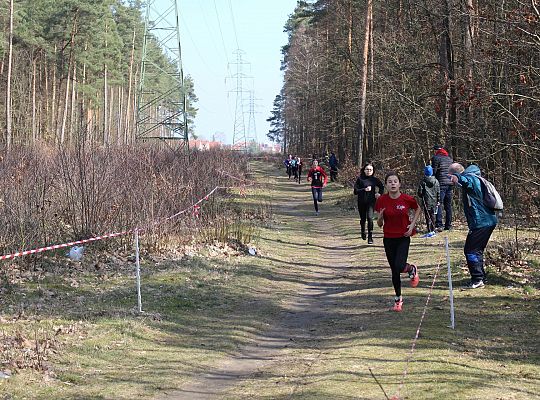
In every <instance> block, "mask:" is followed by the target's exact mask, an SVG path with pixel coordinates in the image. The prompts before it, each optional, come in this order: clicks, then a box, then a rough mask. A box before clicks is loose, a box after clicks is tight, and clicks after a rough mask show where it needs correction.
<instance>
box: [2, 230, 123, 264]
mask: <svg viewBox="0 0 540 400" xmlns="http://www.w3.org/2000/svg"><path fill="white" fill-rule="evenodd" d="M131 232H133V229H130V230H128V231H123V232H116V233H109V234H107V235H101V236H94V237H91V238H88V239H82V240H76V241H74V242H68V243H62V244H53V245H52V246H46V247H40V248H38V249H32V250H24V251H19V252H17V253H13V254H6V255H3V256H0V261H1V260H9V259H12V258H17V257H22V256H27V255H29V254H37V253H43V252H44V251H50V250H56V249H61V248H64V247H71V246H74V245H76V244H84V243H90V242H96V241H98V240H103V239H110V238H113V237H117V236H122V235H127V234H128V233H131Z"/></svg>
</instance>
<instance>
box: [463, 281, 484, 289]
mask: <svg viewBox="0 0 540 400" xmlns="http://www.w3.org/2000/svg"><path fill="white" fill-rule="evenodd" d="M483 287H484V282H482V281H478V282H473V281H470V282H467V284H466V285H464V286H463V287H462V289H479V288H483Z"/></svg>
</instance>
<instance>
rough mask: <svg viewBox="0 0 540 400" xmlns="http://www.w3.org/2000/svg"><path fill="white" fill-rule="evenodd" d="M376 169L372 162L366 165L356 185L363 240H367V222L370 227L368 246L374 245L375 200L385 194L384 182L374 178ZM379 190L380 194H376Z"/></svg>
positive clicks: (355, 190) (355, 192) (355, 191)
mask: <svg viewBox="0 0 540 400" xmlns="http://www.w3.org/2000/svg"><path fill="white" fill-rule="evenodd" d="M373 172H374V168H373V164H372V163H371V162H368V163H366V164H365V165H364V166H363V167H362V170H361V172H360V176H359V177H358V178H357V179H356V183H355V184H354V194H355V195H357V196H358V213H359V214H360V227H361V229H362V239H363V240H366V221H367V225H368V236H367V239H368V244H372V243H373V209H374V207H375V200H376V199H377V198H378V197H379V196H380V195H381V194H383V192H384V185H383V184H382V182H381V181H380V180H379V179H378V178H376V177H375V176H373ZM375 189H378V192H375Z"/></svg>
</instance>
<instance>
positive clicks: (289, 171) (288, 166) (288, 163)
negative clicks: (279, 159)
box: [283, 154, 292, 179]
mask: <svg viewBox="0 0 540 400" xmlns="http://www.w3.org/2000/svg"><path fill="white" fill-rule="evenodd" d="M291 161H292V154H289V157H288V158H286V159H285V161H283V165H285V168H286V169H287V175H288V176H289V179H291V174H292V165H291Z"/></svg>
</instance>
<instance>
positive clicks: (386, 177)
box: [384, 171, 401, 184]
mask: <svg viewBox="0 0 540 400" xmlns="http://www.w3.org/2000/svg"><path fill="white" fill-rule="evenodd" d="M391 176H396V177H397V180H398V182H399V183H401V177H400V176H399V175H398V173H397V172H395V171H388V172H387V174H386V176H385V177H384V183H385V184H386V182H387V181H388V178H390V177H391Z"/></svg>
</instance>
